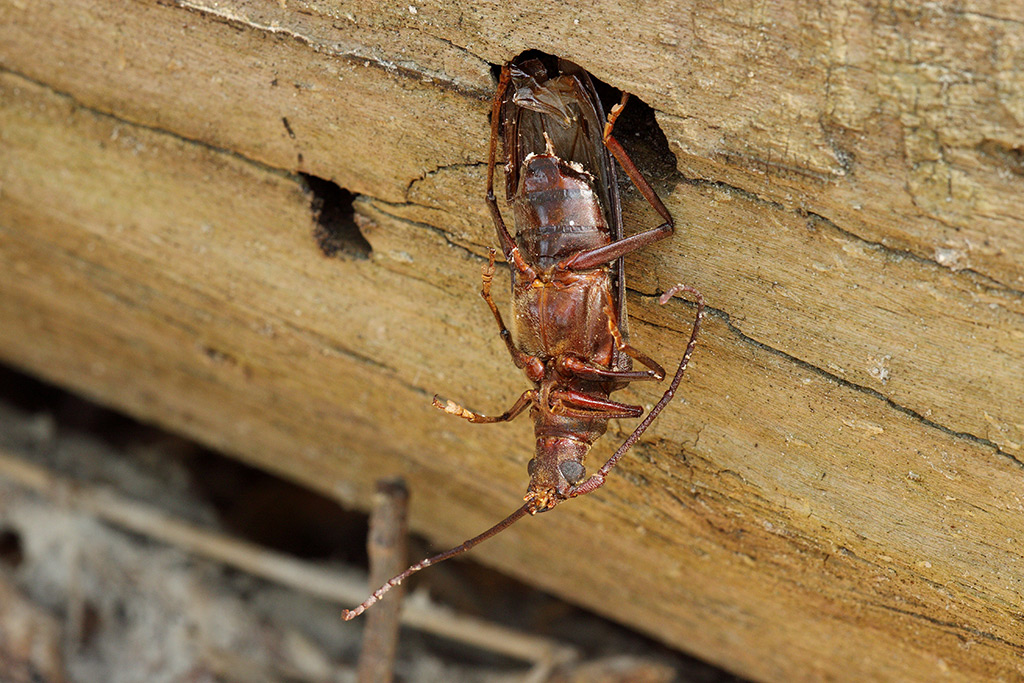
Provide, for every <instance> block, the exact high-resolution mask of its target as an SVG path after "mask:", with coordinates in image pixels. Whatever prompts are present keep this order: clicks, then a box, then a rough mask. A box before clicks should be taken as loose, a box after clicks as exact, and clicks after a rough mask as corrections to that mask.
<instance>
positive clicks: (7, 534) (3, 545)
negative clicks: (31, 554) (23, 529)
mask: <svg viewBox="0 0 1024 683" xmlns="http://www.w3.org/2000/svg"><path fill="white" fill-rule="evenodd" d="M24 561H25V551H24V549H23V548H22V547H21V534H19V533H18V532H17V531H15V530H14V529H11V528H10V527H4V528H3V529H0V563H2V564H4V565H6V566H8V567H10V568H12V569H17V568H18V566H19V565H21V563H22V562H24Z"/></svg>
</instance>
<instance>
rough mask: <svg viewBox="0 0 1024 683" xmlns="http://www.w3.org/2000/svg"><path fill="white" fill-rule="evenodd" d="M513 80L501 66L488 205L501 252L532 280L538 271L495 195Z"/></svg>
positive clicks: (494, 106) (493, 113)
mask: <svg viewBox="0 0 1024 683" xmlns="http://www.w3.org/2000/svg"><path fill="white" fill-rule="evenodd" d="M511 81H512V71H511V69H509V65H508V64H506V65H505V66H503V67H501V76H500V77H499V78H498V90H497V91H496V92H495V93H494V101H493V102H492V103H491V147H490V150H489V151H488V153H487V206H488V207H489V208H490V210H491V218H492V219H493V220H494V227H495V229H496V230H497V232H498V244H500V245H501V253H502V254H504V255H505V260H506V261H508V262H509V263H510V264H512V265H513V266H514V267H515V268H516V270H518V271H519V272H520V273H522V274H523V275H524V276H525V277H529V278H530V279H531V280H532V279H534V278H536V277H537V274H536V272H535V271H534V270H533V268H531V267H530V265H529V264H528V263H526V261H525V260H524V259H523V256H522V254H520V253H519V247H517V246H516V243H515V240H514V239H513V237H512V234H511V233H510V232H509V231H508V227H507V226H506V225H505V219H503V218H502V217H501V210H500V209H498V200H497V198H496V197H495V196H494V166H495V159H496V158H497V152H498V137H500V132H501V107H502V104H503V102H504V99H505V93H506V92H507V91H508V85H509V83H510V82H511Z"/></svg>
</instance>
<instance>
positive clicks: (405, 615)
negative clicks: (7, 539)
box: [0, 447, 578, 668]
mask: <svg viewBox="0 0 1024 683" xmlns="http://www.w3.org/2000/svg"><path fill="white" fill-rule="evenodd" d="M0 479H5V480H7V481H9V482H11V483H14V484H16V485H18V486H21V487H22V488H27V489H31V490H32V491H35V492H37V493H39V494H41V495H43V496H46V497H48V498H50V499H51V500H53V501H55V502H57V503H60V504H63V505H68V506H71V507H75V508H78V509H80V510H84V511H86V512H88V513H90V514H92V515H94V516H96V517H98V518H99V519H102V520H105V521H106V522H109V523H111V524H114V525H116V526H119V527H121V528H123V529H127V530H129V531H132V532H134V533H137V534H142V535H144V536H148V537H150V538H153V539H156V540H159V541H162V542H164V543H168V544H170V545H174V546H177V547H179V548H181V549H182V550H185V551H187V552H190V553H193V554H195V555H199V556H202V557H205V558H208V559H211V560H214V561H217V562H221V563H223V564H226V565H230V566H232V567H235V568H237V569H240V570H242V571H245V572H248V573H249V574H252V575H254V576H259V577H261V578H264V579H267V580H268V581H273V582H275V583H278V584H281V585H283V586H288V587H289V588H292V589H294V590H297V591H300V592H303V593H308V594H310V595H315V596H317V597H320V598H323V599H325V600H329V601H331V602H334V603H337V604H342V605H349V604H352V603H354V602H356V601H358V600H360V599H362V598H363V596H364V594H365V593H366V585H367V581H366V579H365V577H364V578H363V579H361V580H360V579H356V578H351V577H349V576H346V575H343V574H342V573H340V572H338V571H334V570H329V569H325V568H323V567H319V566H316V565H314V564H310V563H308V562H302V561H300V560H296V559H295V558H292V557H289V556H287V555H282V554H281V553H277V552H274V551H272V550H267V549H266V548H263V547H261V546H258V545H255V544H253V543H249V542H247V541H241V540H238V539H236V538H232V537H230V536H227V535H225V534H222V533H218V532H215V531H210V530H208V529H203V528H200V527H197V526H195V525H192V524H188V523H186V522H183V521H181V520H180V519H178V518H176V517H174V516H173V515H170V514H168V513H166V512H163V511H161V510H159V509H156V508H154V507H151V506H149V505H145V504H142V503H138V502H135V501H133V500H129V499H127V498H125V497H123V496H120V495H118V494H117V493H114V492H113V491H110V490H108V489H106V488H102V487H98V486H92V485H89V484H79V483H74V482H72V481H70V480H68V479H65V478H63V477H61V476H59V475H56V474H54V473H52V472H51V471H49V470H48V469H46V468H44V467H40V466H39V465H35V464H33V463H30V462H27V461H26V460H25V459H24V458H21V457H18V456H17V454H16V453H14V452H13V451H12V450H11V449H9V448H4V447H0ZM401 621H402V623H403V624H404V625H406V626H410V627H412V628H416V629H419V630H421V631H425V632H427V633H432V634H435V635H439V636H442V637H445V638H449V639H451V640H455V641H458V642H461V643H465V644H468V645H473V646H475V647H479V648H481V649H484V650H489V651H491V652H496V653H499V654H503V655H506V656H509V657H513V658H515V659H519V660H523V661H528V662H534V663H536V664H537V665H538V667H535V668H549V667H550V666H552V665H553V664H557V663H562V662H566V661H571V660H573V659H575V658H576V657H578V652H577V651H576V649H575V648H573V647H571V646H569V645H565V644H563V643H559V642H557V641H554V640H551V639H548V638H542V637H539V636H534V635H531V634H529V633H523V632H522V631H516V630H513V629H509V628H505V627H503V626H499V625H497V624H492V623H490V622H487V621H483V620H482V619H476V618H474V617H470V616H466V615H461V614H456V613H454V612H452V611H450V610H447V609H444V608H442V607H439V606H437V605H434V604H432V603H431V602H430V601H429V600H427V599H426V597H425V596H422V595H415V594H414V595H412V596H410V597H409V599H408V600H406V601H405V604H404V605H403V609H402V614H401Z"/></svg>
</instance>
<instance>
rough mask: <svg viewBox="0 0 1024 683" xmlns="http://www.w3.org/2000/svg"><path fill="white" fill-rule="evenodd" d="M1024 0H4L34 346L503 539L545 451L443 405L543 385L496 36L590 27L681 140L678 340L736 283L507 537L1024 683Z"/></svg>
mask: <svg viewBox="0 0 1024 683" xmlns="http://www.w3.org/2000/svg"><path fill="white" fill-rule="evenodd" d="M1015 12H1018V13H1019V10H1017V9H1015V5H1013V4H1010V3H1004V5H1002V6H998V5H997V6H994V7H990V8H987V9H985V10H984V11H982V10H977V11H975V10H971V9H957V10H953V9H943V8H938V7H934V6H930V7H928V8H925V9H916V8H914V7H911V6H902V5H892V4H891V3H890V4H887V5H885V6H884V7H883V6H881V5H874V4H863V5H854V4H853V3H842V2H841V3H835V5H834V6H833V7H831V8H829V10H828V11H818V10H817V9H812V8H810V7H808V6H804V5H801V4H799V3H796V2H792V0H788V1H785V2H780V3H777V4H775V5H772V6H771V7H768V8H765V7H761V6H758V7H754V6H747V5H743V6H740V5H734V4H726V5H721V6H717V7H714V8H710V7H704V6H695V5H689V4H686V5H683V6H678V5H677V4H672V3H656V4H655V5H654V6H653V7H650V8H649V9H648V8H645V11H644V12H639V13H638V12H636V11H635V8H633V7H631V6H626V5H621V4H619V3H611V2H608V3H604V2H599V3H597V5H594V6H593V7H592V8H591V9H590V10H589V11H588V12H587V13H582V12H579V11H578V10H573V9H571V8H569V7H567V6H563V5H561V4H558V3H543V4H542V3H534V2H525V1H524V2H520V3H517V4H516V5H515V7H514V8H512V7H504V6H498V5H486V6H484V5H481V6H476V7H468V6H465V5H463V4H456V3H452V4H443V5H442V4H420V3H414V4H412V5H410V4H409V3H404V4H397V3H395V4H392V5H384V6H382V5H381V4H380V3H355V4H353V5H351V6H349V7H346V8H326V7H324V6H322V5H321V4H319V3H300V2H286V3H279V4H263V3H254V2H230V1H229V2H218V3H205V2H180V3H166V4H151V3H132V4H127V5H109V4H105V3H97V2H93V1H89V0H73V1H71V2H65V3H56V2H38V3H31V4H26V3H16V2H7V1H5V2H4V3H2V4H0V67H2V69H3V72H2V75H0V182H2V186H0V272H2V273H4V277H3V278H2V279H0V321H2V324H0V356H2V357H3V358H4V359H5V360H6V361H7V362H10V363H14V364H16V365H19V366H21V367H23V368H26V369H28V370H30V371H32V372H35V373H37V374H39V375H41V376H44V377H47V378H49V379H51V380H53V381H57V382H59V383H61V384H64V385H66V386H69V387H71V388H74V389H75V390H78V391H81V392H84V393H86V394H88V395H90V396H93V397H95V398H97V399H98V400H101V401H103V402H106V403H109V404H111V405H115V406H117V407H119V408H121V409H123V410H126V411H128V412H131V413H133V414H135V415H137V416H139V417H141V418H143V419H147V420H151V421H154V422H157V423H160V424H163V425H165V426H168V427H170V428H173V429H176V430H179V431H181V432H183V433H187V434H189V435H191V436H193V437H195V438H198V439H200V440H202V441H204V442H206V443H208V444H211V445H213V446H216V447H219V448H222V449H224V450H226V451H228V452H230V453H233V454H235V455H237V456H238V457H240V458H244V459H246V460H248V461H250V462H253V463H255V464H258V465H260V466H263V467H266V468H269V469H272V470H274V471H277V472H280V473H283V474H285V475H287V476H289V477H292V478H295V479H297V480H299V481H303V482H306V483H308V484H310V485H312V486H315V487H317V488H319V489H321V490H324V491H327V492H330V493H332V494H334V495H336V496H338V497H339V498H341V499H342V500H344V501H346V502H348V503H350V504H353V505H358V506H361V507H363V508H368V507H369V506H370V503H371V498H372V492H373V482H374V481H375V480H376V479H378V478H380V477H381V476H391V475H398V474H401V475H402V476H404V477H405V478H406V479H407V481H408V482H409V484H410V488H411V490H412V492H413V496H412V505H411V511H410V523H411V525H412V527H413V528H414V529H416V530H417V531H419V532H422V533H425V534H427V535H429V536H430V537H431V538H433V539H435V540H436V541H437V543H438V546H439V547H443V546H446V545H451V544H454V543H456V542H458V541H461V540H463V539H464V538H466V537H468V536H471V535H473V534H475V533H476V532H478V531H480V530H482V529H483V528H485V527H486V526H489V525H490V524H491V523H493V522H494V521H496V520H497V519H500V518H501V517H502V516H503V515H504V514H506V513H507V512H509V511H510V510H511V509H513V508H514V507H515V506H516V504H517V501H518V499H519V496H521V495H522V492H523V489H524V486H525V481H526V473H525V467H524V465H525V461H526V460H527V459H528V451H529V449H530V446H531V438H530V429H529V425H528V424H526V423H525V422H524V423H516V424H511V425H500V426H499V425H489V426H480V425H471V424H464V423H462V422H460V421H457V420H454V419H451V418H448V417H447V416H444V415H442V414H440V413H438V412H437V411H435V410H433V409H432V408H430V406H429V402H430V401H429V399H430V395H431V394H432V393H434V392H439V393H441V394H442V395H443V396H445V397H451V398H453V399H456V400H458V401H460V402H462V403H464V404H466V405H467V407H469V408H471V409H478V410H481V411H483V412H492V413H493V412H495V411H496V410H500V409H504V408H505V407H506V406H507V404H508V403H509V401H511V400H512V398H513V397H514V396H516V395H518V393H519V392H520V391H521V390H522V389H523V388H524V380H523V379H522V378H521V377H520V376H519V375H518V374H517V372H516V371H515V369H514V368H513V367H512V366H511V364H510V363H509V362H508V360H507V354H506V353H505V351H504V349H503V348H502V345H501V343H500V340H498V338H497V335H496V332H495V330H494V326H493V321H492V320H491V319H490V314H489V312H488V311H487V310H486V307H485V306H484V305H483V304H482V302H481V301H480V300H479V299H478V298H477V297H476V291H477V290H478V287H479V268H480V266H481V265H482V262H483V258H482V256H483V254H484V253H485V250H486V248H487V247H488V246H489V245H490V244H491V243H492V240H493V238H492V232H493V229H492V228H491V226H490V225H489V222H488V219H487V215H486V211H485V207H484V205H483V202H482V201H481V196H480V195H481V193H480V188H481V187H482V186H483V169H484V166H483V164H482V162H483V160H484V158H485V152H486V142H487V99H488V97H489V94H490V92H491V89H492V87H493V85H492V82H491V76H490V71H489V64H490V63H500V62H502V61H504V60H505V59H507V58H509V57H511V56H512V55H514V54H516V53H518V52H520V51H521V50H523V49H526V48H539V49H542V50H545V51H548V52H552V53H558V54H562V55H564V56H566V57H569V58H571V59H573V60H575V61H577V62H579V63H581V64H583V65H584V66H585V67H587V68H588V69H589V70H591V71H592V72H593V73H595V74H596V75H597V76H598V77H600V78H602V79H604V80H605V81H607V82H608V83H610V84H611V85H613V86H615V87H618V88H622V89H625V90H628V91H630V92H632V93H635V94H636V95H637V96H638V97H639V98H640V99H643V100H644V101H646V102H647V103H648V104H650V105H651V106H652V107H653V108H654V110H655V113H656V115H657V118H658V122H659V123H660V124H661V126H662V128H663V130H664V131H665V134H666V136H667V140H668V144H669V146H670V148H671V151H672V152H673V153H674V154H675V159H674V160H673V159H669V158H666V155H665V154H663V153H662V152H661V151H660V150H659V148H658V146H657V144H656V143H655V142H654V138H655V137H656V136H654V135H653V134H652V135H642V136H641V138H640V139H638V140H637V143H638V147H637V148H636V151H637V157H638V159H639V160H640V162H641V166H642V168H643V170H645V171H646V172H648V173H649V174H651V175H652V178H653V180H654V181H655V184H656V186H657V187H658V189H659V192H661V193H662V196H663V197H664V198H665V200H666V203H667V205H668V206H669V209H670V210H671V211H672V212H673V214H674V215H675V216H676V219H677V223H678V224H679V225H680V226H681V229H680V231H679V232H678V233H677V235H676V236H675V237H674V238H673V239H672V240H671V241H670V242H669V243H667V244H665V245H659V246H658V247H657V248H652V249H649V250H647V251H645V252H642V253H639V254H637V255H636V257H635V258H631V259H628V261H627V273H628V276H629V286H630V289H631V291H630V293H629V296H628V303H629V307H630V312H631V315H632V327H631V330H632V336H633V339H634V343H635V344H637V346H639V347H640V348H642V349H644V350H645V351H646V352H647V353H649V354H650V355H652V356H653V357H655V358H656V359H658V360H659V361H662V362H664V363H666V364H671V363H672V362H673V359H674V358H676V357H677V356H678V354H679V353H681V351H682V348H681V347H682V345H683V344H684V343H685V338H686V335H687V334H688V332H689V325H690V321H691V319H692V307H689V306H687V305H686V304H684V303H683V302H681V301H674V302H672V303H671V304H669V305H668V306H666V307H660V306H658V305H657V304H656V302H655V301H654V295H655V294H656V293H657V292H659V291H663V290H664V289H666V288H667V287H668V286H670V285H671V284H673V283H675V282H677V281H685V282H690V283H693V284H695V285H697V286H698V287H699V288H700V289H702V290H703V291H704V293H705V295H706V296H707V297H708V301H709V304H710V305H711V306H712V308H713V309H714V312H713V314H712V315H711V317H710V318H709V319H708V321H707V325H706V330H707V332H706V334H705V335H704V336H703V337H702V338H701V341H700V346H699V348H698V351H697V353H696V355H695V356H694V360H693V365H692V368H691V370H690V371H689V373H688V375H687V378H686V379H685V380H684V382H683V385H682V389H681V391H680V398H679V399H678V400H677V402H676V403H675V404H674V405H672V406H671V407H670V408H669V409H668V410H666V412H665V413H664V414H663V417H662V418H661V419H660V420H659V422H657V423H655V426H654V427H653V428H652V429H651V431H650V432H649V438H646V439H645V440H644V442H643V443H642V444H641V445H640V446H639V447H638V448H637V450H636V453H635V454H633V455H632V456H631V457H629V458H627V460H626V461H624V462H623V464H622V465H621V466H620V468H619V469H617V470H616V471H615V473H614V475H613V478H612V480H611V481H610V482H609V484H608V486H606V487H605V488H604V489H602V491H600V492H599V493H597V494H594V495H593V496H591V497H590V498H589V499H585V500H581V501H578V502H574V503H572V504H569V505H566V506H564V507H563V508H560V509H559V510H558V511H556V512H554V513H552V514H550V515H544V516H543V517H542V518H538V519H533V520H526V521H524V522H522V523H521V524H520V525H519V526H518V527H517V528H514V529H512V530H510V531H509V532H507V533H506V534H505V535H504V536H499V537H497V538H495V539H494V540H493V541H491V542H489V544H488V546H484V547H481V548H480V549H479V551H476V557H477V558H478V559H479V560H481V561H483V562H486V563H488V564H491V565H493V566H496V567H500V568H501V569H503V570H505V571H508V572H510V573H512V574H515V575H517V576H519V577H521V578H523V579H525V580H527V581H529V582H531V583H533V584H536V585H539V586H542V587H544V588H546V589H548V590H551V591H554V592H556V593H558V594H560V595H563V596H565V597H567V598H569V599H571V600H574V601H577V602H579V603H581V604H585V605H587V606H589V607H592V608H594V609H596V610H599V611H602V612H604V613H606V614H608V615H609V616H611V617H613V618H615V619H618V620H621V621H623V622H625V623H630V624H634V625H636V626H637V627H639V628H641V629H644V630H645V631H647V632H649V633H651V634H652V635H654V636H655V637H657V638H659V639H661V640H663V641H665V642H668V643H670V644H673V645H675V646H677V647H681V648H684V649H686V650H688V651H690V652H693V653H696V654H698V655H700V656H702V657H704V658H706V659H709V660H712V661H715V662H717V663H719V664H721V665H723V666H726V667H728V668H730V669H731V670H734V671H736V672H739V673H741V674H744V675H747V676H751V677H754V678H758V679H763V680H817V679H821V678H833V679H837V680H852V679H858V680H861V679H865V678H869V679H877V678H884V679H901V680H932V679H936V678H939V677H944V678H947V679H951V680H977V679H978V678H997V677H1002V678H1004V679H1012V678H1015V677H1019V676H1022V675H1024V658H1022V657H1024V636H1022V632H1024V610H1022V608H1021V604H1022V598H1024V583H1022V580H1021V567H1022V554H1024V553H1022V550H1021V543H1022V533H1021V532H1022V530H1024V521H1022V520H1024V515H1022V514H1021V513H1022V512H1024V504H1022V500H1021V490H1022V481H1024V467H1022V464H1021V458H1022V457H1024V456H1022V445H1024V402H1022V401H1021V399H1020V389H1021V387H1022V386H1024V333H1022V332H1021V330H1022V329H1024V325H1022V322H1024V297H1022V292H1024V267H1022V266H1024V256H1022V254H1024V240H1022V235H1024V230H1022V228H1024V219H1022V218H1021V214H1022V212H1021V211H1020V209H1019V207H1020V202H1019V197H1020V196H1021V188H1022V184H1024V179H1022V178H1024V171H1022V170H1021V169H1022V167H1021V162H1020V159H1021V150H1022V149H1024V126H1022V123H1024V109H1022V106H1024V105H1022V104H1021V103H1022V102H1024V97H1022V94H1024V72H1022V69H1021V59H1020V55H1021V54H1022V52H1024V32H1022V31H1021V30H1020V17H1019V16H1015ZM44 37H45V38H44ZM300 172H302V173H309V174H313V175H316V176H319V177H322V178H328V179H332V180H334V181H335V182H337V183H338V184H339V185H341V186H342V187H345V188H346V189H348V190H350V191H351V192H354V193H356V194H357V195H359V197H358V199H357V200H356V202H355V210H356V213H357V217H358V222H359V225H360V226H361V229H362V233H363V235H364V237H365V238H366V239H367V240H368V241H369V243H370V245H371V247H372V252H371V254H370V258H369V259H362V260H361V259H351V258H333V259H331V258H326V257H324V255H323V254H322V253H321V251H320V249H319V248H318V246H317V243H316V241H315V240H314V239H313V237H312V233H313V216H312V214H313V211H312V208H311V205H312V202H313V200H312V198H311V195H310V193H309V191H308V188H307V186H306V183H305V181H304V179H303V178H302V177H301V176H300V175H298V174H299V173H300ZM626 210H627V230H629V231H633V230H636V229H639V227H640V226H643V225H650V224H651V223H652V221H653V220H654V218H653V217H652V216H651V215H650V213H649V212H648V211H647V210H646V209H645V208H644V207H643V205H642V203H641V202H640V201H638V200H637V198H636V196H635V194H634V195H629V196H628V199H627V202H626ZM500 276H501V275H499V277H500ZM500 289H501V290H502V291H501V294H504V290H505V288H504V287H501V288H500ZM621 396H622V397H623V399H624V400H629V401H638V402H641V403H646V404H650V403H653V402H654V401H655V400H656V398H657V396H658V391H657V387H654V386H636V387H632V388H630V389H628V390H626V391H624V392H622V394H621ZM628 429H629V425H628V424H626V423H624V424H622V425H620V426H619V427H618V428H617V429H613V431H614V432H615V433H614V434H610V435H609V437H606V440H605V442H604V443H602V444H601V446H600V447H599V448H598V452H597V453H596V454H595V456H594V457H595V460H600V458H601V456H602V455H607V453H609V452H610V450H611V448H612V447H613V446H614V445H615V444H614V442H615V440H616V438H619V439H621V438H622V436H623V435H624V434H626V433H628Z"/></svg>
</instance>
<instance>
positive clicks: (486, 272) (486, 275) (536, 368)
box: [480, 249, 544, 380]
mask: <svg viewBox="0 0 1024 683" xmlns="http://www.w3.org/2000/svg"><path fill="white" fill-rule="evenodd" d="M494 257H495V251H494V249H489V250H488V253H487V265H486V266H484V269H483V273H482V275H481V279H482V280H483V282H482V283H481V285H480V296H481V297H483V300H484V301H486V302H487V306H488V308H490V309H491V313H492V314H493V315H494V320H495V322H497V323H498V333H499V334H500V335H501V340H502V341H503V342H505V346H506V347H507V348H508V352H509V354H510V355H511V356H512V362H513V363H515V364H516V367H517V368H520V369H525V370H526V374H527V375H528V376H529V377H530V379H536V380H539V379H540V378H541V377H543V376H544V363H543V362H541V360H540V359H539V358H537V357H536V356H531V355H530V354H528V353H523V352H522V351H520V350H519V349H518V348H516V345H515V343H514V342H513V341H512V333H511V332H509V329H508V328H507V327H505V321H504V319H503V318H502V317H501V311H500V310H498V306H497V304H495V303H494V299H493V298H491V282H492V281H493V280H494Z"/></svg>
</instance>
